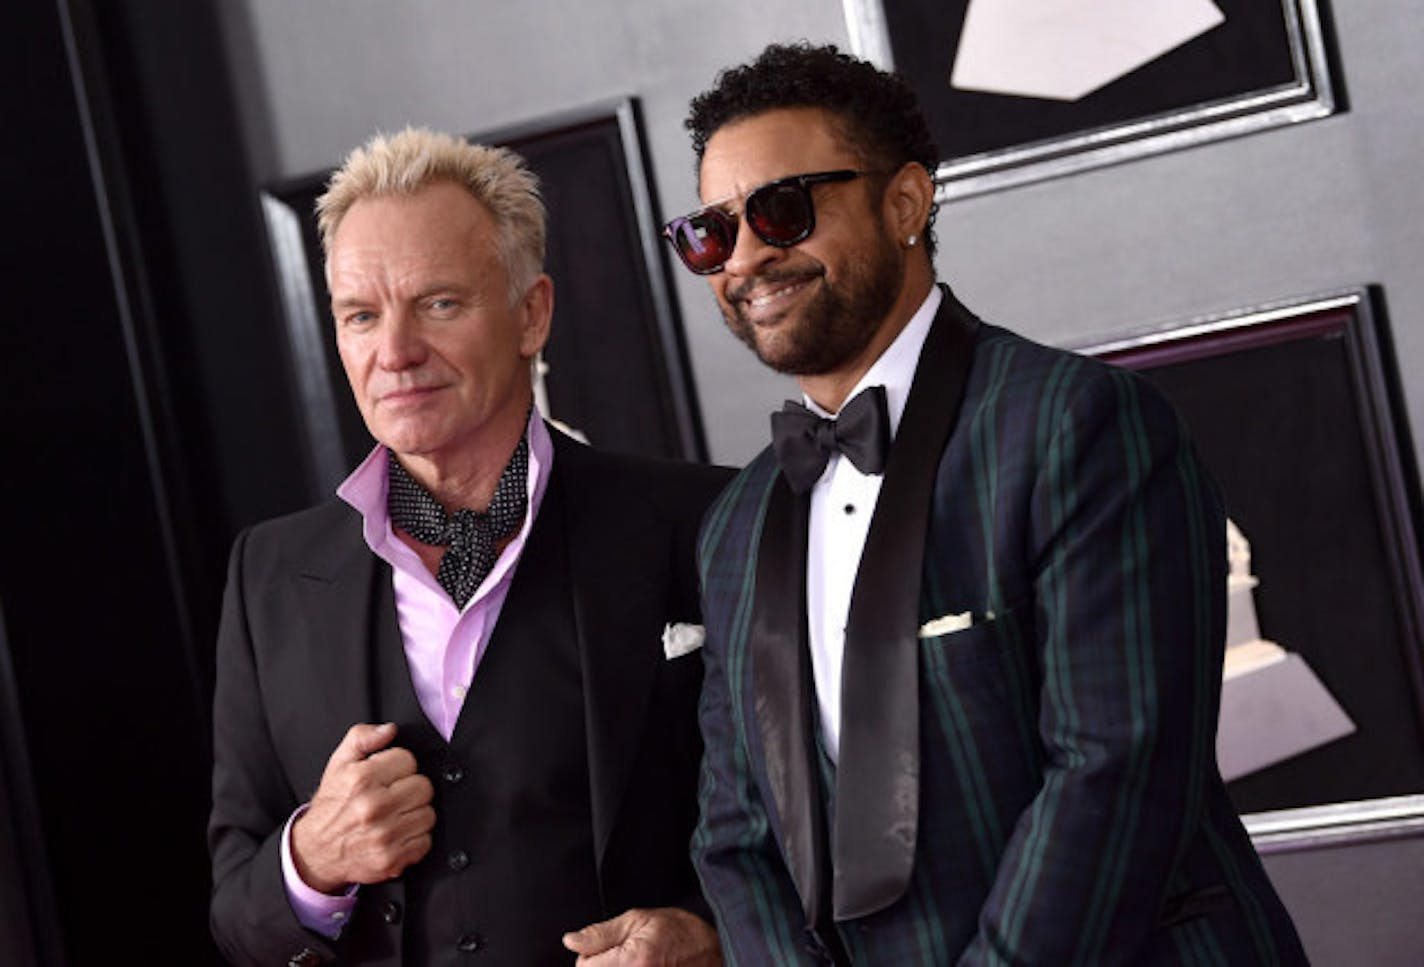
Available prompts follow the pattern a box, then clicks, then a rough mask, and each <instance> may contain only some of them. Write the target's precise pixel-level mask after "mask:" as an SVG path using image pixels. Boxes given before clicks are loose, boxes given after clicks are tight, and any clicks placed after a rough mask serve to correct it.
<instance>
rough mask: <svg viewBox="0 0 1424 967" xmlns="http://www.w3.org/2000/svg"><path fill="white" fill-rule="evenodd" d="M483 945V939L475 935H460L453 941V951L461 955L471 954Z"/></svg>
mask: <svg viewBox="0 0 1424 967" xmlns="http://www.w3.org/2000/svg"><path fill="white" fill-rule="evenodd" d="M484 945H485V938H484V937H482V936H480V935H479V934H477V933H462V934H461V935H460V939H459V940H457V941H455V949H457V950H459V951H460V953H462V954H472V953H475V952H476V951H478V950H479V949H480V948H481V947H483V946H484Z"/></svg>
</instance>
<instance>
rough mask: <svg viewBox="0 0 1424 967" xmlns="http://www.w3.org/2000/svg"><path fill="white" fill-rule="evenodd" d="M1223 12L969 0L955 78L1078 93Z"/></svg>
mask: <svg viewBox="0 0 1424 967" xmlns="http://www.w3.org/2000/svg"><path fill="white" fill-rule="evenodd" d="M1225 20H1226V17H1225V15H1224V14H1223V13H1222V12H1221V10H1220V9H1219V8H1218V7H1217V6H1216V4H1214V3H1212V2H1211V0H969V9H968V11H967V12H966V13H965V16H964V30H963V32H962V33H961V35H960V38H959V52H958V54H956V55H955V58H954V70H953V72H952V73H951V74H950V78H949V83H950V86H951V87H956V88H959V89H961V90H967V91H986V92H988V93H991V94H1015V95H1018V96H1020V97H1042V98H1049V99H1052V100H1058V101H1076V100H1078V99H1079V98H1081V97H1083V96H1085V95H1087V94H1091V93H1092V92H1093V91H1096V90H1097V89H1098V88H1100V87H1102V86H1104V85H1105V84H1109V83H1111V82H1113V81H1115V80H1117V79H1118V78H1120V77H1123V76H1124V75H1126V74H1130V73H1132V72H1133V71H1135V70H1137V68H1139V67H1142V66H1143V65H1144V64H1149V63H1151V62H1152V61H1154V60H1156V59H1157V58H1159V57H1161V56H1162V55H1163V54H1165V53H1167V52H1168V51H1170V50H1173V49H1174V48H1176V47H1180V46H1181V45H1182V44H1184V43H1186V42H1187V41H1189V40H1191V39H1193V38H1194V37H1199V36H1201V35H1202V34H1204V33H1206V32H1207V31H1208V30H1210V29H1212V28H1213V27H1215V26H1217V25H1218V24H1221V23H1223V22H1224V21H1225Z"/></svg>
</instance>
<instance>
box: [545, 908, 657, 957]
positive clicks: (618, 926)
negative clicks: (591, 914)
mask: <svg viewBox="0 0 1424 967" xmlns="http://www.w3.org/2000/svg"><path fill="white" fill-rule="evenodd" d="M638 913H639V911H637V910H629V911H627V912H626V913H621V914H619V915H618V916H616V917H614V918H613V919H612V920H602V921H599V922H598V923H591V924H589V925H588V926H586V927H584V928H583V929H582V930H575V931H572V932H570V933H566V934H564V937H563V941H564V946H565V947H567V948H568V949H569V950H572V951H573V952H574V953H576V954H579V955H580V956H581V957H592V956H595V955H597V954H601V953H603V952H605V951H608V950H612V949H613V948H615V947H617V946H618V945H619V944H621V943H623V941H625V940H627V939H628V937H629V936H631V935H632V933H633V931H634V930H635V929H637V922H638V921H637V917H636V915H637V914H638Z"/></svg>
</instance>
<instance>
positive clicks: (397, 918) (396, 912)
mask: <svg viewBox="0 0 1424 967" xmlns="http://www.w3.org/2000/svg"><path fill="white" fill-rule="evenodd" d="M403 915H404V911H403V910H401V905H400V904H399V903H397V902H396V901H394V900H387V901H386V902H385V903H383V904H381V919H382V920H384V921H386V923H389V924H397V923H400V922H401V917H402V916H403Z"/></svg>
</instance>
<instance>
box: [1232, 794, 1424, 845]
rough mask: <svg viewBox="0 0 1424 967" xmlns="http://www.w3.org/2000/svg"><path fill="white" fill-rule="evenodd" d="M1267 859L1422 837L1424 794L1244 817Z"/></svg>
mask: <svg viewBox="0 0 1424 967" xmlns="http://www.w3.org/2000/svg"><path fill="white" fill-rule="evenodd" d="M1241 821H1242V823H1243V824H1244V825H1245V826H1246V832H1247V833H1248V834H1250V836H1251V842H1252V843H1253V844H1255V846H1256V852H1258V853H1260V854H1262V855H1263V856H1265V855H1270V854H1272V853H1290V852H1295V851H1297V850H1306V849H1321V848H1323V847H1327V846H1348V845H1355V844H1359V843H1372V842H1377V841H1379V840H1386V839H1400V838H1403V837H1406V836H1421V835H1424V795H1415V796H1388V797H1386V798H1383V799H1364V800H1360V801H1359V802H1338V803H1330V804H1328V805H1325V806H1307V807H1305V808H1302V809H1277V810H1273V811H1271V812H1264V813H1252V814H1251V815H1249V816H1242V817H1241Z"/></svg>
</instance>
